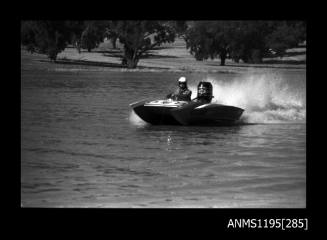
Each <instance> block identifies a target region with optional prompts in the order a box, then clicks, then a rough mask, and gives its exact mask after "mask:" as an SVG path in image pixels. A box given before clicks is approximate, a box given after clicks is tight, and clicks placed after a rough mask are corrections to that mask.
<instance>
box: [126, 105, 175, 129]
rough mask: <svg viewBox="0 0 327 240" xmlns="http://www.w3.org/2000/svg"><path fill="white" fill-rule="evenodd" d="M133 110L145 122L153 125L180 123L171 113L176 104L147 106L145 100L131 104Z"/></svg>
mask: <svg viewBox="0 0 327 240" xmlns="http://www.w3.org/2000/svg"><path fill="white" fill-rule="evenodd" d="M131 107H132V108H133V110H134V112H135V113H136V114H137V115H138V116H139V117H140V118H141V119H142V120H143V121H145V122H147V123H150V124H153V125H181V124H180V123H179V122H178V121H177V120H176V119H175V118H174V117H173V115H172V114H171V110H172V109H174V108H176V106H157V105H153V106H147V105H146V101H141V102H138V103H136V104H131Z"/></svg>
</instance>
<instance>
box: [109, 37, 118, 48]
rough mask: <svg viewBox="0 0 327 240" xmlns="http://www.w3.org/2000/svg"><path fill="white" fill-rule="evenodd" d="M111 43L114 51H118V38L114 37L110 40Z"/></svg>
mask: <svg viewBox="0 0 327 240" xmlns="http://www.w3.org/2000/svg"><path fill="white" fill-rule="evenodd" d="M110 41H111V45H112V48H113V49H116V48H117V45H116V42H117V37H112V38H111V39H110Z"/></svg>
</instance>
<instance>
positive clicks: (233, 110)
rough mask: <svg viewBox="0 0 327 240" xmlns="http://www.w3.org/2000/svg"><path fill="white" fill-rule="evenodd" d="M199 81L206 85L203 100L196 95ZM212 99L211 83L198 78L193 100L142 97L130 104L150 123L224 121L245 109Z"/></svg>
mask: <svg viewBox="0 0 327 240" xmlns="http://www.w3.org/2000/svg"><path fill="white" fill-rule="evenodd" d="M200 85H201V86H202V87H203V86H206V87H208V88H209V91H208V92H209V94H208V95H205V97H206V98H205V99H204V100H203V99H202V98H201V95H199V92H201V89H200V88H199V87H200ZM199 89H200V91H199ZM211 99H212V85H211V83H209V82H200V84H199V86H198V97H197V98H196V99H193V100H192V101H174V100H172V99H166V100H154V101H146V100H143V101H139V102H135V103H132V104H130V106H131V107H132V108H133V110H134V112H135V113H136V114H137V115H138V116H139V117H140V118H141V119H142V120H144V121H145V122H148V123H150V124H153V125H159V124H162V125H227V124H233V123H235V122H236V121H237V120H239V118H240V117H241V115H242V113H243V111H244V110H243V109H241V108H238V107H234V106H228V105H222V104H216V103H211Z"/></svg>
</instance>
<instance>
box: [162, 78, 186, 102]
mask: <svg viewBox="0 0 327 240" xmlns="http://www.w3.org/2000/svg"><path fill="white" fill-rule="evenodd" d="M178 86H179V88H178V89H176V91H175V92H173V93H170V94H168V95H167V98H171V99H173V100H175V101H191V95H192V91H190V90H189V89H188V88H187V81H186V78H185V77H180V78H179V79H178Z"/></svg>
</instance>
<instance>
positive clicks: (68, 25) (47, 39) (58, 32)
mask: <svg viewBox="0 0 327 240" xmlns="http://www.w3.org/2000/svg"><path fill="white" fill-rule="evenodd" d="M76 25H79V24H78V23H76V24H73V22H69V21H24V22H22V24H21V43H22V45H25V46H26V47H27V50H29V51H31V52H39V53H43V54H46V55H47V56H48V57H49V58H50V59H51V60H53V61H55V60H56V58H57V55H58V53H60V52H61V51H63V50H64V49H65V48H66V46H67V44H69V43H70V42H71V40H72V38H73V36H74V35H75V34H78V33H77V31H78V29H76Z"/></svg>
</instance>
